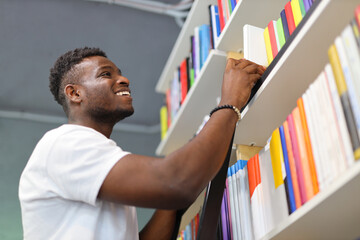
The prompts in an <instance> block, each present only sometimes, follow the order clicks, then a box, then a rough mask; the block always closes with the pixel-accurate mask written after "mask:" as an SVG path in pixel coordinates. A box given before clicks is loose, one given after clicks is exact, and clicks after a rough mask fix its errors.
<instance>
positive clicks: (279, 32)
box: [276, 17, 286, 51]
mask: <svg viewBox="0 0 360 240" xmlns="http://www.w3.org/2000/svg"><path fill="white" fill-rule="evenodd" d="M276 32H277V36H278V39H279V51H280V49H281V48H282V47H283V46H284V44H285V41H286V40H285V34H284V27H283V24H282V20H281V17H280V18H278V20H276Z"/></svg>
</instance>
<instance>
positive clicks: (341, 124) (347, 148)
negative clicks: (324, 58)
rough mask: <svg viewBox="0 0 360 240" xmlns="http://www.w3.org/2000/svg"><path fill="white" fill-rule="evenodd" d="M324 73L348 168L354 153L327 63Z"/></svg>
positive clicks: (331, 72) (352, 161) (333, 79)
mask: <svg viewBox="0 0 360 240" xmlns="http://www.w3.org/2000/svg"><path fill="white" fill-rule="evenodd" d="M325 73H326V80H327V84H328V87H329V88H328V90H329V92H330V96H331V99H332V106H333V111H334V114H335V116H336V119H337V126H338V131H339V135H340V138H341V140H342V141H341V142H342V143H343V144H342V146H343V148H344V149H343V151H344V152H345V155H346V162H347V167H350V166H351V165H352V164H353V163H354V153H353V150H352V145H351V139H350V135H349V131H348V127H347V125H346V120H345V115H344V111H343V109H342V104H341V100H340V97H339V93H338V90H337V87H336V83H335V78H334V73H333V71H332V68H331V65H330V64H329V63H328V64H326V66H325Z"/></svg>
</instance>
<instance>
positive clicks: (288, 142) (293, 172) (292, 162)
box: [283, 120, 301, 209]
mask: <svg viewBox="0 0 360 240" xmlns="http://www.w3.org/2000/svg"><path fill="white" fill-rule="evenodd" d="M283 127H284V135H285V143H286V150H287V153H288V159H289V167H290V171H291V180H292V183H293V191H294V199H295V205H296V209H298V208H299V207H301V197H300V188H299V182H298V176H297V173H296V164H295V159H294V154H293V150H292V146H291V139H290V132H289V125H288V122H287V121H286V120H285V122H284V123H283Z"/></svg>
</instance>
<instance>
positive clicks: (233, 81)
mask: <svg viewBox="0 0 360 240" xmlns="http://www.w3.org/2000/svg"><path fill="white" fill-rule="evenodd" d="M263 72H264V68H263V67H261V66H259V65H257V64H254V63H252V62H250V61H247V60H245V59H242V60H234V59H229V60H228V62H227V65H226V69H225V73H224V79H223V85H222V98H221V102H220V105H221V106H223V105H232V106H234V108H233V109H232V107H229V106H227V107H225V108H219V110H218V111H215V112H214V113H213V114H212V116H211V118H210V120H209V121H208V123H207V124H206V125H205V126H204V128H203V130H202V131H201V132H200V133H199V134H198V136H196V137H195V138H194V139H193V140H192V141H190V142H189V143H188V144H186V145H185V146H184V147H182V148H180V149H179V150H177V151H175V152H173V153H172V154H170V155H168V156H166V157H165V158H156V157H147V156H141V155H136V154H131V153H129V152H126V151H123V150H122V149H121V148H120V147H118V146H116V143H115V142H114V141H112V140H111V139H110V135H111V132H112V130H113V127H114V125H115V124H116V123H117V122H118V121H120V120H122V119H124V118H126V117H128V116H130V115H132V114H133V112H134V110H133V106H132V97H131V91H130V88H129V80H128V79H127V78H126V77H125V76H123V75H122V73H121V71H120V70H119V69H118V68H117V66H116V65H115V64H114V63H113V62H111V61H110V60H109V59H108V58H107V57H106V55H105V53H104V52H103V51H101V50H100V49H97V48H88V47H85V48H80V49H75V50H73V51H69V52H67V53H65V54H64V55H62V56H61V57H59V58H58V59H57V61H56V62H55V65H54V67H53V68H52V69H51V73H50V90H51V92H52V93H53V95H54V97H55V100H56V101H57V102H58V103H59V104H60V105H62V107H63V109H64V111H65V113H66V115H67V117H68V124H64V125H62V126H60V127H58V128H57V129H54V130H51V131H49V132H48V133H46V134H45V135H44V137H43V138H42V139H41V140H40V141H39V143H38V144H37V146H36V148H35V149H34V152H33V154H32V155H31V157H30V159H29V161H28V164H27V166H26V167H25V169H24V171H23V173H22V176H21V179H20V186H19V198H20V203H21V209H22V220H23V228H24V238H25V239H36V240H41V239H46V240H47V239H66V240H67V239H106V240H108V239H138V238H140V239H169V237H170V236H171V233H172V231H173V228H174V222H175V214H176V211H175V210H176V209H182V208H185V207H187V206H189V205H190V204H191V203H192V202H193V201H194V200H195V199H196V198H197V196H198V195H199V194H200V192H201V191H202V190H203V189H204V188H205V186H206V185H207V183H208V182H209V181H210V180H211V179H212V178H213V177H214V176H215V175H216V173H217V172H218V170H219V169H220V167H221V166H222V163H223V160H224V159H225V156H226V153H227V148H228V145H229V143H230V140H231V137H232V134H233V131H234V129H235V125H236V122H237V121H238V118H239V116H238V114H237V113H236V111H234V109H236V110H237V109H240V108H242V107H243V106H244V104H245V103H246V102H247V101H248V98H249V96H250V92H251V88H252V87H253V86H254V84H255V82H256V81H257V79H259V78H260V76H261V75H262V74H263ZM204 166H206V167H204ZM132 206H139V207H150V208H157V209H162V210H157V211H156V212H155V214H154V216H153V217H152V219H151V220H150V222H149V223H148V224H147V226H145V228H144V229H143V230H142V231H141V232H140V234H138V226H137V219H136V212H135V208H134V207H132Z"/></svg>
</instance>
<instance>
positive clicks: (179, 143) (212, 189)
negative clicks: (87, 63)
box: [0, 0, 360, 240]
mask: <svg viewBox="0 0 360 240" xmlns="http://www.w3.org/2000/svg"><path fill="white" fill-rule="evenodd" d="M0 29H1V30H2V34H1V35H0V44H1V52H2V54H1V55H0V73H1V76H2V77H1V83H2V84H1V89H0V156H1V161H0V192H1V194H0V202H1V205H0V239H4V240H18V239H37V238H36V237H35V238H34V236H45V235H36V233H34V230H32V229H31V228H29V226H28V225H29V223H28V222H27V223H25V224H27V229H26V231H24V222H23V221H24V219H23V214H24V212H27V214H28V215H29V212H31V211H30V210H29V209H30V208H29V206H30V205H27V206H28V207H27V208H26V207H25V205H24V203H23V202H24V201H25V200H24V199H23V198H24V196H25V195H24V193H23V192H22V191H24V190H22V189H23V188H24V187H19V185H21V184H23V185H24V183H23V182H24V181H26V180H23V176H22V175H24V172H25V171H24V169H25V167H27V168H30V167H31V166H33V164H31V163H29V162H28V161H29V159H30V157H31V160H32V161H36V158H35V157H33V156H32V154H33V151H34V149H35V147H37V145H38V143H39V141H40V140H41V139H42V138H43V136H44V134H46V133H47V132H49V131H51V130H52V129H55V128H58V127H59V126H62V125H64V124H66V123H67V122H68V119H67V116H66V115H65V113H64V110H63V108H62V107H61V106H60V105H59V104H57V103H56V101H55V100H54V97H53V96H52V94H51V92H50V90H49V74H50V69H51V68H52V67H53V65H54V63H55V61H56V60H57V58H58V57H59V56H60V55H62V54H63V53H65V52H67V51H69V50H73V49H75V48H82V47H85V46H87V47H92V48H100V49H101V50H103V51H104V52H105V53H106V55H107V57H108V59H109V60H111V61H112V62H114V64H115V65H116V66H117V67H119V68H120V74H121V75H123V76H125V77H126V78H127V79H129V82H130V89H131V97H132V98H133V100H132V105H133V107H134V109H135V112H134V114H133V115H132V116H131V117H128V118H126V119H124V120H122V121H120V122H118V123H116V124H115V125H114V127H113V131H112V134H111V137H110V138H111V139H112V140H113V141H114V142H115V143H116V145H117V146H119V147H120V148H121V149H123V150H124V151H126V152H130V153H133V154H137V155H145V156H149V157H150V158H149V159H158V158H164V159H167V158H168V156H171V154H172V153H174V152H175V151H177V150H178V149H181V148H182V147H183V146H184V145H187V146H188V145H190V144H191V142H192V141H194V140H196V138H197V135H198V134H201V132H202V130H203V128H205V127H206V125H207V123H208V121H210V119H211V116H212V113H215V112H224V111H228V112H231V111H232V112H234V113H235V114H237V117H238V121H237V123H236V127H235V130H234V133H233V138H232V139H231V142H230V144H229V145H228V147H227V149H228V150H227V155H226V157H225V159H221V163H222V166H221V168H220V169H219V170H218V171H217V173H215V174H214V175H215V177H214V178H212V179H210V181H209V182H208V184H207V185H206V187H205V188H204V189H203V190H202V191H201V193H200V194H199V195H198V197H197V198H196V200H195V201H194V202H192V203H191V204H189V205H188V206H187V207H186V208H184V209H177V211H176V219H175V224H174V227H173V228H174V229H173V230H172V234H171V238H169V239H172V240H184V239H185V240H195V239H197V240H209V239H217V240H258V239H264V240H265V239H274V240H275V239H284V240H288V239H291V240H293V239H295V240H296V239H307V240H308V239H316V240H317V239H349V240H359V239H360V228H359V226H360V204H359V199H360V187H359V185H360V0H345V1H340V0H273V1H268V0H66V1H64V0H50V1H49V0H31V1H25V0H1V1H0ZM90 56H98V55H90ZM229 58H233V59H237V60H239V59H243V58H245V59H246V60H249V61H251V62H253V63H255V64H258V65H260V66H263V67H264V69H265V71H264V72H263V73H262V75H261V77H260V79H258V81H257V83H256V84H255V85H254V86H253V87H252V89H251V93H250V97H249V99H248V101H247V102H246V104H245V105H244V106H242V107H241V108H238V107H237V106H233V105H221V101H220V100H221V97H222V96H221V94H222V93H223V92H222V83H223V76H224V72H225V71H226V69H227V67H228V65H227V63H228V59H229ZM81 61H82V60H81ZM240 62H241V61H240ZM76 64H78V63H76ZM76 64H75V65H76ZM73 69H74V67H71V69H70V70H68V71H69V72H70V71H73ZM76 74H78V73H76ZM76 74H74V75H76ZM64 76H65V77H64V78H67V77H68V75H64ZM224 79H225V77H224ZM124 94H125V93H124ZM125 95H126V94H125ZM223 109H231V111H230V110H223ZM235 116H236V115H235ZM214 120H215V119H214ZM211 123H212V122H211ZM211 123H210V124H211ZM104 124H105V123H104ZM210 124H209V125H210ZM211 126H212V125H211ZM207 130H208V129H206V130H205V131H207ZM203 132H204V131H203ZM201 136H206V135H201ZM102 137H104V136H102ZM199 137H200V136H199ZM199 137H198V138H199ZM201 139H202V138H201ZM229 140H230V139H229ZM95 149H96V145H95ZM74 151H75V150H74ZM33 155H34V154H33ZM84 155H86V154H84ZM121 156H122V155H121ZM88 158H89V157H88ZM34 159H35V160H34ZM46 161H50V160H48V159H46ZM215 161H220V160H211V159H209V164H212V163H213V162H215ZM114 164H115V163H114ZM86 166H87V165H86ZM84 167H85V166H84ZM65 168H66V166H65V167H64V169H65ZM114 168H115V167H114ZM207 168H210V167H209V166H203V169H204V172H205V171H209V170H205V169H207ZM109 170H110V169H109ZM29 171H30V170H27V174H29V173H28V172H29ZM36 171H37V170H36V169H35V172H36ZM46 171H48V167H46ZM199 171H201V170H199ZM110 173H111V172H110ZM46 174H48V173H46ZM49 174H50V173H49ZM199 175H200V174H199ZM41 176H43V175H41ZM26 177H27V178H24V179H27V181H29V179H31V178H30V177H28V176H26ZM76 177H77V176H74V179H75V178H76ZM70 178H71V176H69V179H70ZM104 178H105V176H104ZM194 178H195V176H194ZM20 179H22V183H21V184H20ZM44 181H50V182H51V183H52V184H53V182H56V183H57V181H58V179H56V181H55V180H54V181H53V180H52V179H51V177H50V179H49V180H47V179H45V180H44ZM29 182H31V181H29ZM31 184H33V183H31ZM25 185H27V186H32V185H29V184H28V183H26V184H25ZM43 185H44V186H45V185H46V184H43ZM34 186H36V184H35V185H34ZM130 186H131V185H130ZM58 187H59V186H57V188H58ZM59 188H61V186H60V187H59ZM47 191H49V192H51V191H52V190H47ZM36 193H37V191H35V190H34V191H33V192H31V191H30V192H27V195H26V197H29V196H31V200H27V203H28V202H30V201H33V202H35V201H36V200H34V199H36V196H33V195H36ZM99 196H100V195H99ZM38 198H39V197H38ZM55 198H59V199H60V200H61V201H68V199H66V198H63V196H57V197H55ZM95 199H96V196H95ZM37 200H39V199H37ZM60 200H59V201H60ZM98 200H99V201H100V200H101V201H103V200H102V199H98ZM98 200H96V203H97V201H98ZM71 201H77V200H71ZM78 201H79V202H80V201H81V200H78ZM104 201H106V200H104ZM81 204H82V205H89V206H86V207H88V208H90V207H93V206H90V205H91V204H88V202H81ZM120 205H121V207H123V206H126V204H120ZM94 206H95V205H94ZM131 207H133V206H131ZM134 207H135V208H134V211H135V210H136V211H135V212H134V213H135V215H136V216H135V217H134V219H135V220H137V224H135V225H136V229H138V230H139V231H141V230H143V229H145V226H146V224H147V223H148V222H149V220H150V219H151V217H152V216H153V214H154V213H155V212H156V209H155V208H148V207H144V206H136V205H135V206H134ZM36 211H41V210H38V209H36V210H35V211H32V212H36ZM30 215H31V214H30ZM34 216H35V215H34ZM123 218H124V213H122V215H121V219H122V220H123ZM89 219H90V218H89ZM122 220H121V221H122ZM42 221H44V220H42ZM88 221H90V220H88ZM100 221H101V219H100ZM121 221H119V222H120V223H121ZM74 222H75V221H74ZM115 222H116V224H118V223H117V221H115ZM37 224H38V225H39V224H45V223H44V222H43V223H42V222H41V220H39V222H38V223H37ZM76 224H80V223H76ZM128 224H129V223H128ZM100 225H101V223H99V226H100ZM103 225H104V224H103ZM84 226H85V225H84ZM126 226H128V225H126ZM71 227H72V226H71ZM71 227H70V229H71ZM76 227H77V229H80V230H81V231H84V233H86V234H89V232H90V230H89V231H87V230H84V229H81V227H82V225H81V224H80V225H76V226H75V227H74V228H73V229H76ZM86 227H89V226H86ZM58 228H59V229H60V230H59V231H58V230H56V231H55V232H56V233H54V235H49V238H51V237H55V239H57V238H56V237H58V239H73V238H74V236H75V235H73V236H72V237H73V238H69V236H71V235H69V233H70V232H71V231H73V230H71V231H70V230H69V231H68V232H67V234H68V235H66V231H63V230H61V229H63V226H61V227H60V226H59V227H58ZM125 228H126V231H131V230H132V228H133V227H130V228H128V227H125ZM54 229H55V226H54ZM104 229H106V228H104ZM115 229H116V228H115ZM129 229H130V230H129ZM80 230H79V231H80ZM117 230H118V231H119V232H121V231H122V233H121V234H122V235H121V236H123V237H124V239H127V238H126V236H132V235H125V233H124V232H126V231H125V230H124V229H122V230H121V229H120V230H119V229H116V231H117ZM145 230H146V229H145ZM61 231H63V232H61ZM104 231H106V230H104ZM45 232H46V231H45ZM99 232H101V231H99ZM143 232H144V231H143ZM164 232H166V231H164ZM56 234H59V235H56ZM61 234H63V235H61ZM77 234H79V233H77ZM82 236H89V239H104V235H103V236H96V234H95V235H92V236H91V237H90V235H82ZM106 236H110V235H106ZM85 238H86V237H85ZM135 239H137V238H135ZM140 239H141V235H140ZM154 239H155V238H154ZM156 239H158V238H156Z"/></svg>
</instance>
